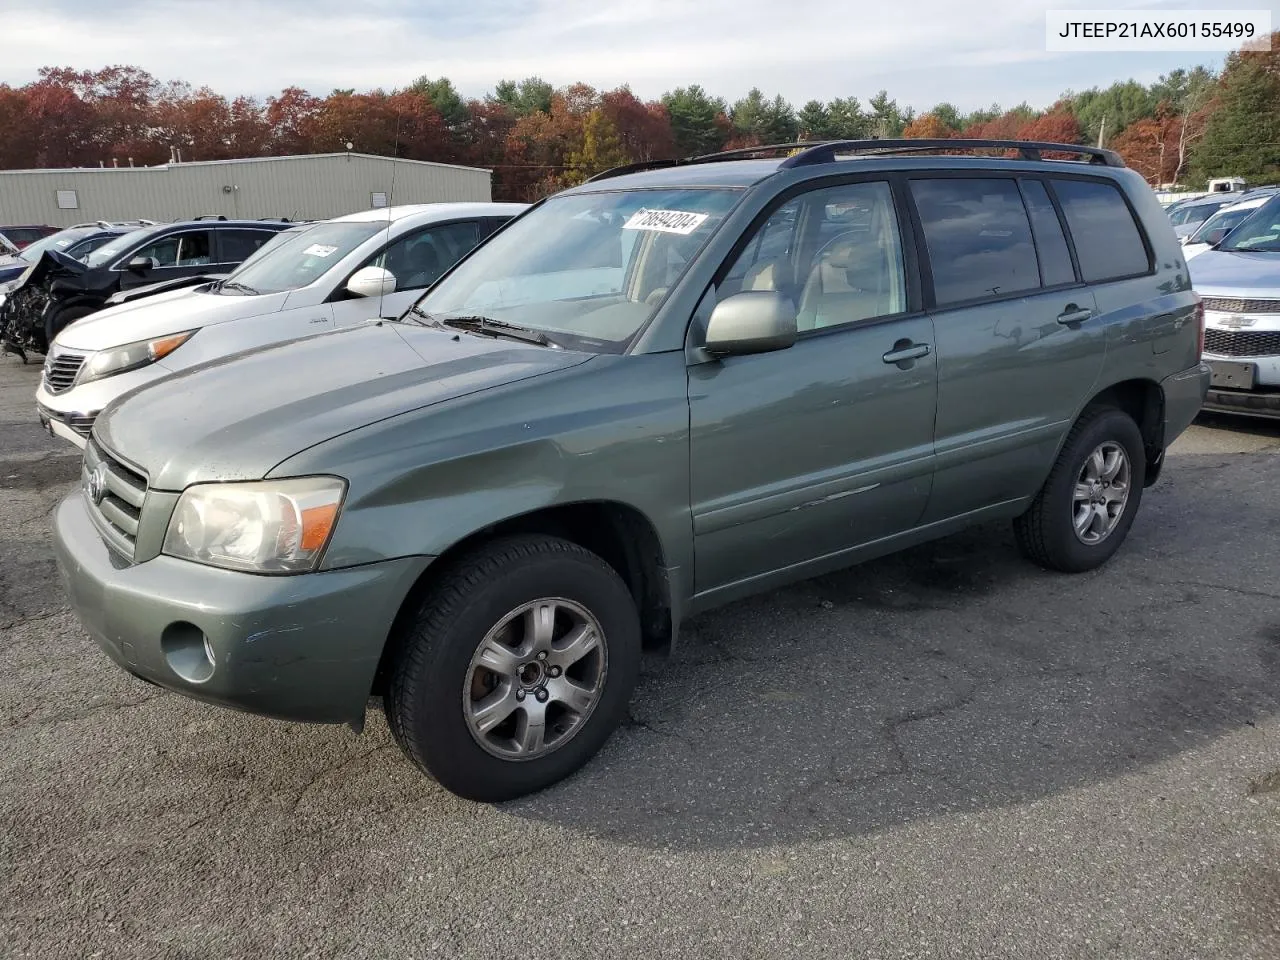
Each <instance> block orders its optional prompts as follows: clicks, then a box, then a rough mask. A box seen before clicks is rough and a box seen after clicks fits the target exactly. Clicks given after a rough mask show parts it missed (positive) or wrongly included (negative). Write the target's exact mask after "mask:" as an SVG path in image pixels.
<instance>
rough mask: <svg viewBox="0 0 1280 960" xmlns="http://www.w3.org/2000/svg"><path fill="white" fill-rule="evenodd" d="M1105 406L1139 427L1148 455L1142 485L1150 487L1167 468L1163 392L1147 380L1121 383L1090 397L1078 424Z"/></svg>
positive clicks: (1158, 385)
mask: <svg viewBox="0 0 1280 960" xmlns="http://www.w3.org/2000/svg"><path fill="white" fill-rule="evenodd" d="M1103 406H1106V407H1115V408H1117V409H1119V410H1123V411H1124V412H1125V413H1127V414H1128V415H1129V416H1130V417H1132V418H1133V422H1134V423H1136V424H1137V425H1138V431H1139V432H1140V433H1141V434H1142V445H1143V449H1144V451H1145V453H1146V467H1147V469H1146V479H1145V481H1144V483H1143V485H1144V486H1147V487H1149V486H1151V485H1152V484H1153V483H1155V482H1156V479H1157V478H1158V477H1159V475H1160V469H1161V467H1163V466H1164V448H1165V444H1164V390H1163V389H1162V388H1161V386H1160V384H1159V383H1157V382H1156V381H1154V380H1148V379H1146V378H1141V377H1139V378H1134V379H1130V380H1121V381H1119V382H1117V383H1113V384H1111V385H1110V386H1108V387H1106V388H1104V389H1102V390H1099V391H1098V392H1097V393H1095V394H1094V395H1093V396H1092V397H1090V398H1089V401H1088V402H1087V403H1086V404H1085V405H1084V406H1083V407H1082V408H1081V409H1080V413H1079V414H1078V415H1077V417H1076V420H1079V419H1080V417H1082V416H1084V414H1085V413H1087V412H1088V411H1090V410H1093V409H1096V408H1097V407H1103Z"/></svg>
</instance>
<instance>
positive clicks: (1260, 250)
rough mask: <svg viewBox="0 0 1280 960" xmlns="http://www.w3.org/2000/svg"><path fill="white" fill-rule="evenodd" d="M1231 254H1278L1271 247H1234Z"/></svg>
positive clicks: (1230, 251)
mask: <svg viewBox="0 0 1280 960" xmlns="http://www.w3.org/2000/svg"><path fill="white" fill-rule="evenodd" d="M1228 252H1229V253H1276V252H1277V251H1275V250H1272V249H1271V248H1270V247H1244V246H1241V247H1232V248H1231V249H1230V250H1229V251H1228Z"/></svg>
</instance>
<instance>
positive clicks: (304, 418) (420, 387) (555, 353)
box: [93, 323, 591, 491]
mask: <svg viewBox="0 0 1280 960" xmlns="http://www.w3.org/2000/svg"><path fill="white" fill-rule="evenodd" d="M589 359H591V355H590V354H586V353H577V352H572V351H568V350H557V349H553V348H550V347H540V346H537V345H534V344H527V345H526V344H522V343H516V342H514V341H511V340H496V339H490V338H488V337H482V336H474V335H471V334H467V333H455V332H453V331H445V330H436V329H428V328H423V327H413V326H406V325H404V324H399V323H376V324H374V323H370V324H368V325H365V326H361V327H352V328H347V329H344V330H339V331H335V332H333V333H323V334H319V335H317V336H314V337H309V338H307V339H305V340H297V341H294V342H292V343H286V344H278V345H275V346H270V347H264V348H262V349H260V350H254V351H249V352H246V353H241V354H237V355H234V356H231V357H226V358H223V359H219V360H214V361H211V362H209V363H207V364H202V365H200V366H197V367H192V368H191V369H190V370H187V371H184V372H182V373H179V374H176V375H174V376H171V377H166V378H165V379H164V380H161V381H158V382H156V383H154V384H151V385H149V386H145V387H141V388H139V389H137V390H135V391H133V392H131V393H126V394H124V395H123V396H122V397H120V398H119V399H118V400H116V401H115V402H114V403H112V404H110V405H108V406H107V408H106V409H105V410H104V411H103V412H102V413H101V414H100V415H99V416H98V419H97V421H96V422H95V424H94V428H93V435H94V437H95V438H96V439H97V440H98V441H99V442H100V443H101V444H103V445H104V446H106V447H107V448H108V449H109V450H111V451H112V452H113V453H115V454H117V455H119V456H120V457H122V458H123V459H125V460H127V461H129V462H131V463H133V464H134V465H136V466H138V467H140V468H142V469H143V470H144V471H145V472H146V473H147V476H148V478H149V481H150V484H151V486H152V487H153V488H155V489H159V490H173V491H177V490H182V489H184V488H185V487H187V486H188V485H189V484H192V483H198V482H200V481H209V480H258V479H261V478H262V477H265V476H266V475H267V473H268V472H269V471H270V470H271V468H272V467H274V466H275V465H276V464H278V463H280V462H282V461H283V460H285V459H287V458H289V457H291V456H293V455H294V454H296V453H299V452H301V451H302V450H305V449H306V448H308V447H311V446H314V445H315V444H317V443H321V442H322V441H325V440H328V439H331V438H333V437H336V436H338V435H339V434H342V433H346V432H348V431H350V430H355V429H358V428H359V427H363V426H366V425H368V424H371V423H375V422H377V421H379V420H383V419H386V418H388V417H393V416H396V415H398V414H402V413H407V412H409V411H411V410H415V409H419V408H421V407H426V406H431V405H432V404H437V403H443V402H445V401H447V400H452V399H454V398H456V397H461V396H464V395H466V394H470V393H477V392H479V391H481V390H486V389H489V388H491V387H498V386H502V385H503V384H507V383H512V382H514V381H517V380H524V379H527V378H529V377H536V376H540V375H542V374H546V373H551V372H552V371H555V370H561V369H564V368H567V367H571V366H576V365H577V364H580V363H585V362H586V361H587V360H589Z"/></svg>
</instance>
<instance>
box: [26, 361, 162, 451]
mask: <svg viewBox="0 0 1280 960" xmlns="http://www.w3.org/2000/svg"><path fill="white" fill-rule="evenodd" d="M81 352H84V351H81ZM172 372H173V371H172V370H169V369H167V368H165V367H162V366H160V365H159V364H158V363H152V364H148V365H147V366H145V367H139V368H138V369H137V370H129V371H127V372H126V373H121V374H117V375H116V376H114V377H103V378H102V379H101V380H91V381H89V382H88V383H82V384H76V385H75V386H73V387H71V388H70V389H69V390H64V391H62V392H61V393H54V392H52V391H51V390H50V389H49V388H48V387H47V386H46V385H45V381H44V378H43V377H41V378H40V385H39V386H38V387H37V388H36V412H37V413H38V414H39V416H40V425H41V426H42V427H44V428H45V429H46V430H48V431H49V432H50V433H52V434H54V435H56V436H59V437H63V438H64V439H66V440H70V441H71V442H72V443H74V444H75V445H76V446H78V447H80V448H81V449H83V448H84V445H85V441H86V440H87V438H88V436H89V431H91V430H92V429H93V422H94V420H95V419H97V416H98V414H99V413H101V412H102V410H103V408H104V407H106V405H107V404H109V403H110V402H111V401H112V400H115V399H116V398H117V397H120V396H123V395H124V394H126V393H128V392H129V391H130V390H134V389H136V388H138V387H142V386H146V385H147V384H149V383H155V382H156V381H157V380H163V379H164V378H165V377H167V376H169V375H170V374H171V373H172Z"/></svg>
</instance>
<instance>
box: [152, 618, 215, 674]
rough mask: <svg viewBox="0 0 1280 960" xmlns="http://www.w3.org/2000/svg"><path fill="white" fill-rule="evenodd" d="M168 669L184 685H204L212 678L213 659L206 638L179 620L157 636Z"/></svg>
mask: <svg viewBox="0 0 1280 960" xmlns="http://www.w3.org/2000/svg"><path fill="white" fill-rule="evenodd" d="M160 649H161V650H163V651H164V658H165V661H166V662H167V663H168V664H169V669H170V670H172V671H173V672H174V673H176V674H177V675H178V676H179V677H181V678H182V679H183V680H186V681H187V682H188V683H204V682H205V681H206V680H208V679H209V678H210V677H212V676H213V670H214V665H215V664H216V662H217V658H216V657H215V656H214V652H213V645H212V644H211V643H210V642H209V638H208V637H206V636H205V635H204V631H203V630H201V629H200V628H199V627H197V626H196V625H195V624H193V623H187V622H185V621H182V620H179V621H177V622H175V623H171V624H169V625H168V626H167V627H165V628H164V632H163V633H162V634H160Z"/></svg>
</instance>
